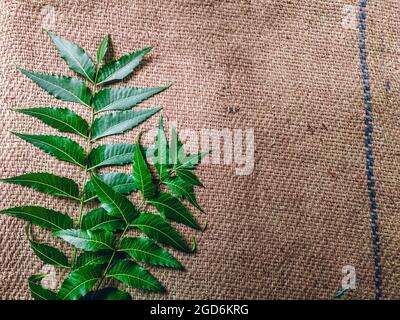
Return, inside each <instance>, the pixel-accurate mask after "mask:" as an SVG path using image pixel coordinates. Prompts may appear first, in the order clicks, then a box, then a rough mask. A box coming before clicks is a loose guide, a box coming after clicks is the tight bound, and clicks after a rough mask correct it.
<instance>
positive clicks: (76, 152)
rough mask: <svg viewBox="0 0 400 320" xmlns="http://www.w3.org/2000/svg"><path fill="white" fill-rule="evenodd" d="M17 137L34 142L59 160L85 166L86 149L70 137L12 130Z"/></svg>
mask: <svg viewBox="0 0 400 320" xmlns="http://www.w3.org/2000/svg"><path fill="white" fill-rule="evenodd" d="M12 133H13V134H14V135H16V136H17V137H19V138H21V139H23V140H25V141H26V142H29V143H31V144H33V145H34V146H35V147H38V148H39V149H42V150H43V151H45V152H47V153H48V154H50V155H52V156H54V157H56V158H57V159H59V160H63V161H67V162H71V163H73V164H76V165H78V166H80V167H85V151H84V150H83V148H82V147H81V146H80V145H79V144H78V143H76V142H75V141H73V140H71V139H70V138H65V137H59V136H48V135H34V134H22V133H15V132H12Z"/></svg>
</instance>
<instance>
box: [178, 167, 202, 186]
mask: <svg viewBox="0 0 400 320" xmlns="http://www.w3.org/2000/svg"><path fill="white" fill-rule="evenodd" d="M175 173H176V175H177V176H178V177H179V178H181V179H182V180H183V181H185V182H187V183H189V184H191V185H195V186H200V187H204V186H203V184H202V183H201V182H200V180H199V178H198V177H197V176H196V175H195V174H194V173H193V172H192V171H190V170H187V169H177V170H175Z"/></svg>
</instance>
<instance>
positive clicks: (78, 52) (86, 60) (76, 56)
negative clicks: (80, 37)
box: [48, 32, 96, 82]
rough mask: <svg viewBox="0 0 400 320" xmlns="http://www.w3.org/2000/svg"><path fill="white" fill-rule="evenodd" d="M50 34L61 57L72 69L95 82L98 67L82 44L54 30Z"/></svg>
mask: <svg viewBox="0 0 400 320" xmlns="http://www.w3.org/2000/svg"><path fill="white" fill-rule="evenodd" d="M48 34H49V36H50V38H51V40H52V41H53V43H54V44H55V46H56V47H57V50H58V52H60V55H61V58H63V59H64V60H65V62H66V63H67V65H68V66H69V67H70V68H71V70H73V71H75V72H77V73H79V74H80V75H82V76H84V77H85V78H86V79H88V80H89V81H92V82H93V81H94V75H95V72H96V67H95V65H94V63H93V61H92V59H90V57H89V56H88V55H87V53H86V52H85V51H84V50H83V49H82V48H81V47H80V46H78V45H76V44H75V43H73V42H71V41H69V40H67V39H64V38H61V37H59V36H57V35H55V34H54V33H52V32H48Z"/></svg>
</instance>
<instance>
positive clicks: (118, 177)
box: [85, 172, 137, 201]
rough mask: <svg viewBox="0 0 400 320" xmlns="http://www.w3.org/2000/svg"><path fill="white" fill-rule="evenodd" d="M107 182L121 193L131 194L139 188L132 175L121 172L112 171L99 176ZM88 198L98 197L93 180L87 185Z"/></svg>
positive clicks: (88, 199)
mask: <svg viewBox="0 0 400 320" xmlns="http://www.w3.org/2000/svg"><path fill="white" fill-rule="evenodd" d="M97 177H98V178H99V179H100V180H101V181H103V182H104V183H105V184H108V185H109V186H110V187H112V188H113V189H114V191H116V192H119V193H121V194H130V193H131V192H133V191H136V190H137V187H136V184H135V182H134V181H133V178H132V176H131V175H129V174H126V173H120V172H110V173H105V174H101V175H98V176H97ZM85 194H86V200H85V201H90V200H93V199H95V198H97V195H96V192H95V191H94V187H93V184H92V182H91V181H89V182H88V183H87V184H86V187H85Z"/></svg>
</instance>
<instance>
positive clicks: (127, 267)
mask: <svg viewBox="0 0 400 320" xmlns="http://www.w3.org/2000/svg"><path fill="white" fill-rule="evenodd" d="M107 277H111V278H114V279H117V280H119V281H121V282H122V283H125V284H126V285H127V286H129V287H132V288H140V289H145V290H149V291H164V288H163V287H162V286H161V284H160V283H159V282H158V281H157V280H156V279H155V278H154V277H153V276H152V275H151V274H150V273H149V272H148V271H147V270H146V269H144V268H142V267H141V266H139V265H137V264H136V263H134V262H132V261H129V260H121V261H119V262H117V263H116V264H115V265H113V266H112V267H111V269H110V270H109V271H108V273H107Z"/></svg>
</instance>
